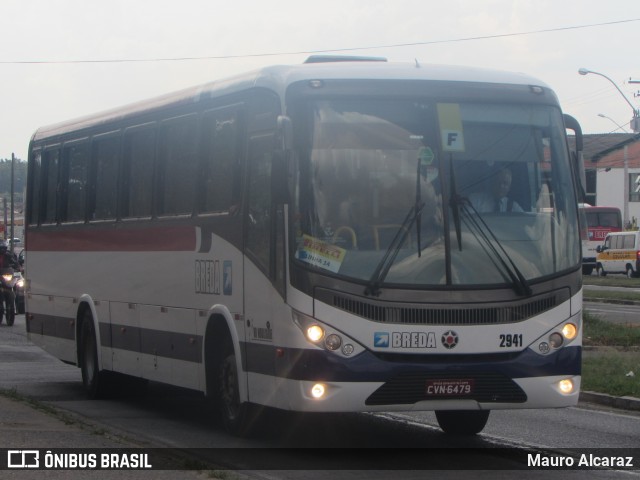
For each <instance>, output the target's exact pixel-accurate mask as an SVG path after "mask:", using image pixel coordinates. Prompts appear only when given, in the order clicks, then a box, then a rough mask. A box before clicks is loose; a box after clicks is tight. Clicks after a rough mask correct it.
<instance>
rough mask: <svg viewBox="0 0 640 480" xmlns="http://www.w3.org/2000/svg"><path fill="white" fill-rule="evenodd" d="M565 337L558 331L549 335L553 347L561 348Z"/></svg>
mask: <svg viewBox="0 0 640 480" xmlns="http://www.w3.org/2000/svg"><path fill="white" fill-rule="evenodd" d="M562 342H563V338H562V335H560V334H559V333H558V332H555V333H552V334H551V335H549V343H550V344H551V346H552V347H553V348H560V347H561V346H562Z"/></svg>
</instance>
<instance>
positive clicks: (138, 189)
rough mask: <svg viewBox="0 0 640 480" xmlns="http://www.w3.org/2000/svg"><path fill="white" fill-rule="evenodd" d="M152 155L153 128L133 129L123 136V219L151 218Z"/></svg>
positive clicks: (153, 160) (153, 154)
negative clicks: (124, 166)
mask: <svg viewBox="0 0 640 480" xmlns="http://www.w3.org/2000/svg"><path fill="white" fill-rule="evenodd" d="M155 154H156V131H155V128H149V127H143V128H135V129H133V130H131V131H128V132H126V133H125V148H124V154H123V157H124V163H125V165H126V166H127V168H125V169H124V170H125V171H124V184H125V185H126V187H125V191H124V192H123V193H124V197H125V198H123V204H124V211H123V212H122V216H123V217H150V216H151V213H152V200H153V177H154V164H155Z"/></svg>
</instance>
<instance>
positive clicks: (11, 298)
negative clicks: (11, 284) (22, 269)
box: [5, 291, 16, 327]
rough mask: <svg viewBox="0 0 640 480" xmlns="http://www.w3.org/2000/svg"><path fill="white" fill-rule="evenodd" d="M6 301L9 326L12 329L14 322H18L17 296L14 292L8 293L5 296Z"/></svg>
mask: <svg viewBox="0 0 640 480" xmlns="http://www.w3.org/2000/svg"><path fill="white" fill-rule="evenodd" d="M5 295H6V296H5V300H6V305H7V310H6V312H5V313H6V315H7V325H8V326H10V327H12V326H13V322H15V320H16V310H15V305H16V294H15V293H13V291H10V292H8V293H6V294H5Z"/></svg>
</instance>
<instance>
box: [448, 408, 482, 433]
mask: <svg viewBox="0 0 640 480" xmlns="http://www.w3.org/2000/svg"><path fill="white" fill-rule="evenodd" d="M489 413H490V411H489V410H436V419H437V420H438V425H440V428H441V429H442V431H443V432H444V433H450V434H454V435H475V434H477V433H480V432H481V431H482V429H483V428H484V426H485V425H486V424H487V420H488V419H489Z"/></svg>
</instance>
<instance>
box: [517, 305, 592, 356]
mask: <svg viewBox="0 0 640 480" xmlns="http://www.w3.org/2000/svg"><path fill="white" fill-rule="evenodd" d="M580 325H582V313H579V314H578V315H574V316H573V317H571V318H570V319H569V320H568V321H566V322H563V323H561V324H560V325H558V326H557V327H555V328H554V329H553V330H550V331H548V332H547V333H545V334H544V335H543V336H541V337H540V338H538V339H537V340H536V341H535V342H533V343H532V344H531V345H530V346H529V348H531V349H532V350H533V351H534V352H536V353H538V354H540V355H548V354H550V353H552V352H554V351H555V350H557V349H559V348H562V347H565V346H567V345H569V344H570V343H572V342H573V341H575V340H577V339H578V340H579V339H580Z"/></svg>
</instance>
